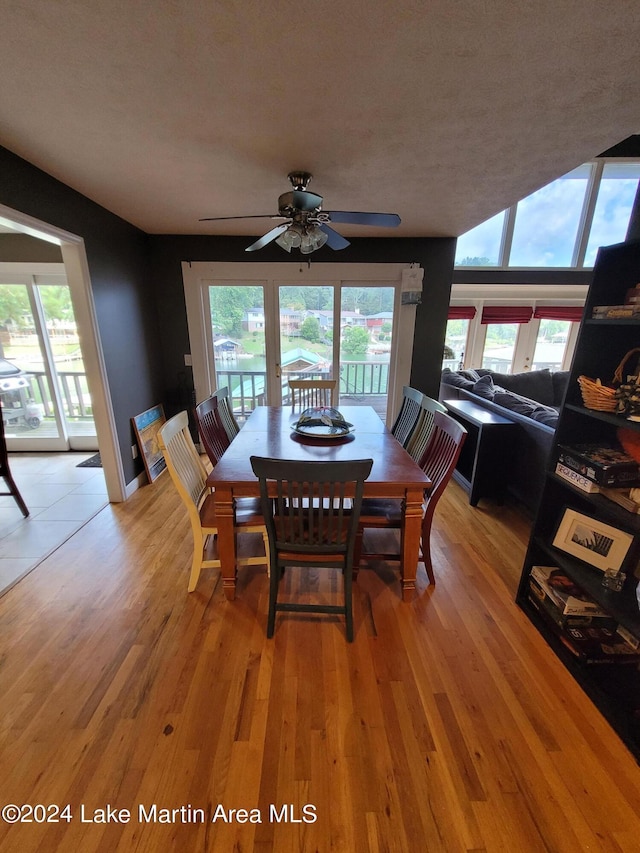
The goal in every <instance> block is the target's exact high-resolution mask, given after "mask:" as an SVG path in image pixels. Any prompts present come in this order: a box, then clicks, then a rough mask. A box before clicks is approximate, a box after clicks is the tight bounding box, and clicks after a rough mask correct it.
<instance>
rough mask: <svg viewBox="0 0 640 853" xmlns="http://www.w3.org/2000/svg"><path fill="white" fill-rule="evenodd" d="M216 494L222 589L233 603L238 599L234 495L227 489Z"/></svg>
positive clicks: (217, 490) (217, 491)
mask: <svg viewBox="0 0 640 853" xmlns="http://www.w3.org/2000/svg"><path fill="white" fill-rule="evenodd" d="M214 494H215V503H216V521H217V524H218V556H219V558H220V570H221V572H222V587H223V591H224V594H225V596H226V598H227V599H228V600H229V601H233V599H234V598H235V597H236V535H235V510H234V506H233V493H232V492H228V491H226V490H225V489H216V491H215V493H214Z"/></svg>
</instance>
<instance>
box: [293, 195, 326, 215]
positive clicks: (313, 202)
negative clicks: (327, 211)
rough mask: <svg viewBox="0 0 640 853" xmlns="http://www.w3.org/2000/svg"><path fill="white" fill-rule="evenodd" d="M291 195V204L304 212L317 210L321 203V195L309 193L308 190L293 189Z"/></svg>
mask: <svg viewBox="0 0 640 853" xmlns="http://www.w3.org/2000/svg"><path fill="white" fill-rule="evenodd" d="M291 195H292V196H293V205H294V207H297V208H298V210H303V211H306V212H308V211H312V210H317V209H318V208H319V207H320V205H321V204H322V196H321V195H316V193H310V192H309V191H308V190H294V191H293V192H292V193H291Z"/></svg>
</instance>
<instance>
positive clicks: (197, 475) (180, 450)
mask: <svg viewBox="0 0 640 853" xmlns="http://www.w3.org/2000/svg"><path fill="white" fill-rule="evenodd" d="M158 442H159V444H160V447H161V448H162V451H163V453H164V458H165V461H166V463H167V468H168V470H169V474H170V475H171V479H172V480H173V484H174V485H175V487H176V489H177V491H178V494H179V495H180V497H181V498H182V501H183V503H184V505H185V506H186V508H187V512H188V514H189V521H190V522H191V530H192V533H193V559H192V561H191V574H190V576H189V586H188V590H189V592H193V591H194V589H195V588H196V586H197V584H198V578H199V577H200V572H201V570H202V569H207V568H217V569H219V568H220V560H219V559H218V558H217V557H216V558H208V557H206V556H205V555H206V553H207V548H208V546H209V544H210V543H209V539H210V538H215V536H216V535H217V533H218V526H217V522H216V513H215V497H214V495H213V494H212V493H211V492H210V491H209V488H208V486H207V472H206V469H205V467H204V465H203V464H202V460H201V459H200V456H199V454H198V451H197V450H196V446H195V444H194V443H193V439H192V438H191V433H190V432H189V418H188V416H187V413H186V412H180V413H179V414H177V415H175V416H174V417H173V418H170V419H169V420H168V421H166V423H165V424H163V426H162V427H161V428H160V430H159V431H158ZM235 527H236V529H237V531H238V532H239V533H240V532H242V533H261V534H262V539H263V542H264V545H265V556H264V557H261V556H258V557H243V558H240V559H238V561H237V564H238V565H239V566H241V565H242V566H247V565H264V564H265V563H266V564H267V571H268V569H269V562H268V561H269V550H268V541H267V530H266V527H265V523H264V519H263V517H262V515H261V513H260V504H259V501H258V500H255V499H252V498H241V499H239V500H237V501H236V518H235Z"/></svg>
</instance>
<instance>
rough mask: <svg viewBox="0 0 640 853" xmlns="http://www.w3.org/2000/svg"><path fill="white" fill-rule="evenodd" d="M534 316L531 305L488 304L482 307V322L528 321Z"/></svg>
mask: <svg viewBox="0 0 640 853" xmlns="http://www.w3.org/2000/svg"><path fill="white" fill-rule="evenodd" d="M532 316H533V308H532V307H531V306H530V305H504V306H503V305H488V306H485V307H484V308H483V309H482V320H481V321H480V322H481V323H484V324H487V323H528V322H529V320H530V319H531V317H532Z"/></svg>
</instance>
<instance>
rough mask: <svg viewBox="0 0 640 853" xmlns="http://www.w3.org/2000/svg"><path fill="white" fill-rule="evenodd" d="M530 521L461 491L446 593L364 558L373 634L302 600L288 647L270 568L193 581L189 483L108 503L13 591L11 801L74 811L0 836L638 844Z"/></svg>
mask: <svg viewBox="0 0 640 853" xmlns="http://www.w3.org/2000/svg"><path fill="white" fill-rule="evenodd" d="M527 533H528V526H527V523H526V520H525V519H523V518H522V517H521V516H519V515H518V514H517V513H516V512H514V511H513V510H508V509H503V508H499V507H490V508H487V507H485V506H483V505H482V504H481V505H480V506H479V507H478V508H477V509H471V508H470V507H469V506H468V504H467V501H466V495H465V494H464V493H463V492H462V491H461V490H460V489H459V487H458V486H457V485H456V484H455V483H453V484H451V485H450V487H449V489H448V490H447V493H446V494H445V497H444V498H443V500H442V501H441V503H440V506H439V509H438V511H437V512H436V518H435V523H434V542H435V547H434V565H435V571H436V576H437V585H436V587H435V589H432V588H427V587H426V577H425V575H424V570H423V568H422V567H420V571H419V574H418V578H419V589H418V594H417V596H416V598H415V600H414V601H413V602H412V603H411V604H403V602H402V601H401V600H400V597H399V584H398V582H397V580H396V577H395V572H394V570H393V569H392V568H391V567H390V566H386V565H380V566H377V567H376V568H375V569H369V570H362V571H361V572H360V575H359V578H358V582H357V589H356V592H355V631H356V636H355V641H354V643H353V644H352V645H349V644H347V643H346V642H345V638H344V627H343V624H342V622H341V620H339V619H337V618H336V619H333V618H332V617H309V616H304V615H301V614H298V615H282V616H281V617H279V619H278V622H277V625H276V634H275V637H274V639H273V640H272V641H268V640H267V639H266V638H265V623H266V598H267V583H266V574H265V573H264V571H263V570H262V569H261V568H260V567H253V568H251V569H247V570H245V571H243V573H242V575H241V577H240V581H239V586H238V594H237V598H236V600H235V601H234V602H228V601H226V600H225V598H224V596H223V593H222V586H221V583H220V581H219V576H218V573H217V572H215V571H211V570H209V571H205V572H203V575H202V577H201V580H200V583H199V586H198V589H197V591H196V592H195V593H193V594H192V595H188V594H187V591H186V590H187V578H188V572H189V565H190V549H191V544H190V538H189V537H190V533H189V528H188V523H187V519H186V515H185V513H184V512H183V509H182V506H181V504H180V503H179V501H178V498H177V496H176V495H175V493H174V491H173V489H172V484H171V482H170V480H169V478H168V476H166V475H165V476H164V477H161V478H160V479H159V480H158V481H157V482H156V483H155V484H154V485H152V486H147V487H145V488H143V489H141V490H140V491H138V492H137V493H136V494H135V495H134V496H133V497H132V498H131V499H130V500H129V501H128V502H127V503H125V504H121V505H118V506H109V507H107V508H106V509H104V510H102V511H101V512H100V513H98V515H96V516H95V517H94V518H93V519H92V520H91V521H90V522H89V523H88V524H87V525H86V526H85V527H84V528H82V530H81V531H80V532H78V533H77V534H75V535H74V536H73V537H72V538H71V539H70V540H69V541H67V542H66V543H65V544H64V545H63V546H62V547H61V548H60V549H58V550H57V551H56V552H55V553H54V554H52V555H51V556H50V557H48V558H47V560H46V561H45V562H44V563H43V564H41V565H40V566H39V567H38V568H37V569H35V570H34V571H33V572H32V573H31V574H30V575H28V577H26V578H25V579H24V580H23V581H21V582H20V583H19V584H18V585H17V586H16V587H14V588H13V589H12V590H10V591H9V593H7V595H5V596H4V597H3V598H2V599H0V710H1V716H0V719H1V723H0V725H1V731H0V767H1V771H0V800H1V801H2V804H7V803H9V804H10V803H15V804H18V805H21V804H23V803H30V804H44V805H46V804H58V805H59V806H60V807H63V806H65V805H66V804H70V813H71V815H72V817H71V819H70V820H69V821H68V822H67V821H66V820H62V821H60V822H57V823H36V822H32V823H24V824H20V825H18V824H16V825H12V826H9V825H7V823H6V822H4V823H2V822H0V851H3V853H4V851H11V853H13V851H16V853H18V851H19V853H29V851H45V853H49V852H50V851H51V853H53V851H58V850H60V851H65V853H66V851H70V853H76V851H79V852H80V853H107V851H108V853H113V851H127V853H129V851H132V852H133V851H135V852H136V853H138V851H140V853H142V851H153V852H154V853H155V851H158V853H166V852H167V851H180V853H184V852H185V851H186V852H187V853H189V851H216V853H218V851H220V853H227V851H238V853H240V851H244V853H246V851H260V852H261V853H266V851H278V853H282V851H296V853H298V851H305V853H306V851H320V853H325V851H326V853H329V851H344V853H378V851H403V853H404V851H408V852H409V853H425V851H427V853H436V851H443V853H457V851H467V853H471V851H489V852H490V853H494V851H509V853H514V851H525V853H529V851H531V853H538V852H539V851H560V852H561V853H562V852H563V851H567V853H576V851H579V853H583V851H611V853H613V851H616V853H620V851H628V853H631V851H637V850H638V849H639V841H638V839H640V817H639V815H640V769H639V768H638V766H637V764H636V762H635V761H634V759H633V758H632V756H631V755H630V754H629V753H628V751H627V750H626V748H625V747H624V746H623V745H622V743H621V742H620V741H619V740H618V738H617V736H616V735H615V734H614V733H613V732H612V730H611V729H610V728H609V726H608V725H607V723H606V722H605V721H604V719H603V718H602V717H601V716H600V714H599V713H598V711H597V710H596V709H595V708H594V707H593V706H592V705H591V703H590V702H589V700H588V699H587V698H586V697H585V696H584V695H583V693H582V692H581V690H580V689H579V688H578V686H577V685H576V684H575V683H574V682H573V681H572V680H571V679H570V678H569V677H568V675H567V674H566V672H565V670H564V669H563V667H562V666H561V665H560V664H559V663H558V662H557V661H556V659H555V658H554V657H553V655H552V654H551V652H550V651H549V650H548V648H547V646H546V645H545V643H544V642H543V641H542V639H541V638H540V637H539V635H538V634H537V632H536V631H535V630H534V629H533V627H532V626H531V625H530V624H529V622H528V621H527V620H526V619H525V617H524V616H523V615H522V613H521V612H520V611H519V610H518V608H517V607H516V606H515V604H514V603H513V597H514V593H515V586H516V582H517V576H518V573H519V569H520V566H521V565H522V559H523V555H524V548H525V542H526V538H527ZM294 576H295V573H294V572H291V573H290V575H289V577H288V578H287V582H288V583H296V582H297V581H295V579H294ZM311 586H312V587H315V586H317V587H318V589H319V592H320V594H322V595H324V596H326V597H329V596H330V595H331V594H332V582H331V581H329V580H326V579H325V578H324V577H323V576H322V573H321V572H320V573H318V576H317V577H316V578H315V579H314V580H313V583H312V584H311ZM82 805H83V806H84V809H85V811H84V816H83V814H82V813H81V806H82ZM154 805H155V806H156V808H157V809H158V810H159V811H158V812H156V815H155V821H154V820H153V812H152V808H153V806H154ZM141 806H142V807H143V809H144V811H142V812H141V811H140V807H141ZM283 806H287V809H288V808H289V806H290V811H289V810H287V812H286V814H287V815H288V817H289V818H290V820H289V821H288V822H284V820H282V821H281V822H278V821H277V820H276V819H275V818H276V817H279V818H282V817H283V816H284V814H285V812H283V811H282V807H283ZM305 806H310V807H312V808H308V809H307V811H306V813H305V811H304V809H305ZM108 807H112V808H113V809H127V810H128V811H129V812H130V814H131V817H130V819H129V821H128V822H122V821H123V820H124V818H126V815H124V814H122V813H120V814H118V815H117V816H118V818H119V819H120V821H121V822H115V821H114V820H113V819H112V821H111V822H110V823H108V824H104V823H97V822H88V820H89V818H91V817H93V816H94V812H95V810H96V809H102V810H105V809H107V808H108ZM181 807H182V810H181V811H176V812H173V813H170V812H169V811H162V810H165V809H166V810H179V809H181ZM272 808H273V809H275V813H274V811H270V809H272ZM199 809H201V810H202V814H204V822H200V818H201V816H202V815H201V812H199V811H196V810H199ZM216 809H217V812H216ZM221 809H222V810H223V811H224V814H225V817H226V818H227V819H228V818H229V812H230V810H232V809H246V810H247V817H248V818H250V819H251V818H253V819H254V820H257V818H258V817H261V819H262V822H261V823H251V822H247V823H241V822H239V821H238V820H237V817H238V816H237V813H236V815H234V816H233V817H232V818H231V820H229V822H227V821H226V820H225V819H223V817H222V814H221V811H220V810H221ZM103 814H104V812H103ZM216 814H217V815H218V817H217V819H216V820H215V821H212V817H213V816H214V815H216ZM111 815H112V816H113V813H111ZM8 816H9V817H10V816H11V813H10V812H9V815H8ZM49 816H50V817H52V816H54V815H53V812H50V813H49ZM97 816H98V817H101V814H100V813H99V812H98V814H97ZM83 817H84V822H83ZM241 817H242V815H241ZM305 817H306V819H307V820H311V818H313V817H315V818H316V819H315V822H305V819H304V818H305ZM162 819H167V820H168V819H170V820H171V822H170V823H167V822H162Z"/></svg>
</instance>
